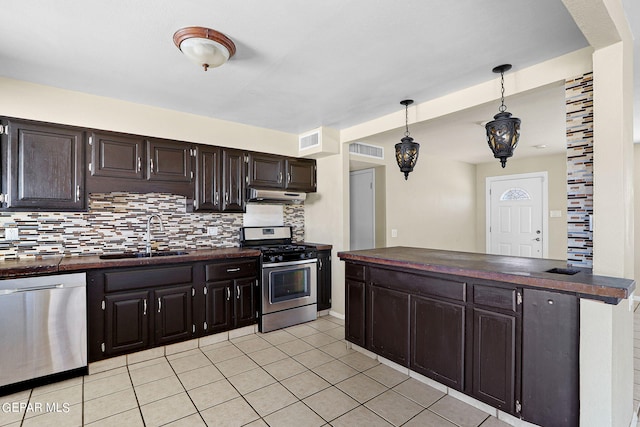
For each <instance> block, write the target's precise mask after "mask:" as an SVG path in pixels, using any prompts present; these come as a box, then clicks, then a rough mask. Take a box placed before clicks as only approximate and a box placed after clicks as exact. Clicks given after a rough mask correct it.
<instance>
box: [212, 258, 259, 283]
mask: <svg viewBox="0 0 640 427" xmlns="http://www.w3.org/2000/svg"><path fill="white" fill-rule="evenodd" d="M204 268H205V280H206V281H207V282H211V281H215V280H224V279H235V278H238V277H252V276H257V275H258V263H257V262H256V261H246V260H244V261H235V262H220V263H215V264H207V265H205V267H204Z"/></svg>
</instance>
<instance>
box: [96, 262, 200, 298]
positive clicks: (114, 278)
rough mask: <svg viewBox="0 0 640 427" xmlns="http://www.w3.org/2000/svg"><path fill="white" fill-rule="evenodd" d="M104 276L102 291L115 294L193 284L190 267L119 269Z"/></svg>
mask: <svg viewBox="0 0 640 427" xmlns="http://www.w3.org/2000/svg"><path fill="white" fill-rule="evenodd" d="M103 274H104V291H105V292H115V291H123V290H127V289H143V288H151V287H160V286H168V285H180V284H185V283H192V282H193V279H192V277H193V268H192V267H191V266H190V265H181V266H175V267H161V268H143V269H120V270H118V271H109V272H105V273H103Z"/></svg>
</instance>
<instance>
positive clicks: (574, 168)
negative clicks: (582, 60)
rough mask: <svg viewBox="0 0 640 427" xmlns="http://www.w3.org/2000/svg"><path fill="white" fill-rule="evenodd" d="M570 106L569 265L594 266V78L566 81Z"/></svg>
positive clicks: (568, 140) (568, 183)
mask: <svg viewBox="0 0 640 427" xmlns="http://www.w3.org/2000/svg"><path fill="white" fill-rule="evenodd" d="M565 101H566V105H567V237H568V242H567V243H568V248H567V263H568V264H570V265H573V266H576V267H586V268H592V267H593V232H591V231H589V215H591V214H593V75H592V73H587V74H584V75H582V76H579V77H576V78H574V79H571V80H567V81H566V82H565Z"/></svg>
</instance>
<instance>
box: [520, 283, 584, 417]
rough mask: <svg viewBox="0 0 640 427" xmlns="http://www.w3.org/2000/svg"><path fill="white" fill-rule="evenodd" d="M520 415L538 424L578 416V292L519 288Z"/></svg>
mask: <svg viewBox="0 0 640 427" xmlns="http://www.w3.org/2000/svg"><path fill="white" fill-rule="evenodd" d="M523 292H524V296H523V308H522V418H524V419H525V420H526V421H529V422H532V423H535V424H538V425H542V426H552V425H562V426H577V425H578V424H579V422H580V419H579V418H580V400H579V397H580V374H579V366H580V357H579V349H580V328H579V317H580V307H579V303H578V298H577V297H575V296H573V295H565V294H559V293H557V292H547V291H540V290H535V289H524V291H523Z"/></svg>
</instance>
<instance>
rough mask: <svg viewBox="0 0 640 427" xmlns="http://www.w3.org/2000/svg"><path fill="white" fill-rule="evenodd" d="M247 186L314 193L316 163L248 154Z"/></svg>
mask: <svg viewBox="0 0 640 427" xmlns="http://www.w3.org/2000/svg"><path fill="white" fill-rule="evenodd" d="M248 185H249V187H256V188H274V189H283V190H295V191H304V192H307V193H311V192H315V191H316V162H315V160H312V159H294V158H286V157H281V156H276V155H273V154H264V153H249V171H248Z"/></svg>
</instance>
